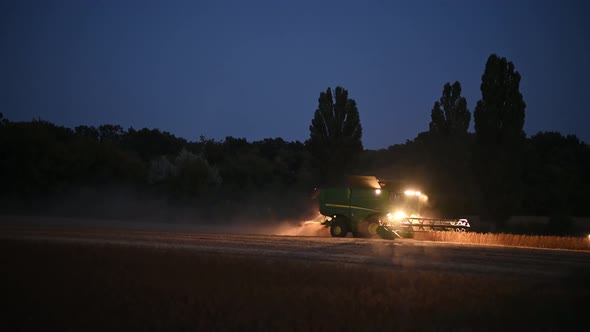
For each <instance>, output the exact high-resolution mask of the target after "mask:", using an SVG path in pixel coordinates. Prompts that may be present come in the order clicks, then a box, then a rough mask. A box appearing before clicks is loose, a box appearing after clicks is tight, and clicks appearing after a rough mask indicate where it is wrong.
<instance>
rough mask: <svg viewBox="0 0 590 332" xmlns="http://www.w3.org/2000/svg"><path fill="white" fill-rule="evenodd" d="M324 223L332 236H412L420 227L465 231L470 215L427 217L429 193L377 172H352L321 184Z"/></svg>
mask: <svg viewBox="0 0 590 332" xmlns="http://www.w3.org/2000/svg"><path fill="white" fill-rule="evenodd" d="M318 191H319V195H318V201H319V210H320V214H322V215H323V216H325V220H324V221H323V224H324V225H325V226H327V227H329V228H330V234H331V235H332V236H333V237H345V236H347V235H348V233H352V235H353V236H354V237H377V236H378V237H381V238H386V239H395V238H400V237H411V236H412V235H413V233H414V232H421V231H435V230H436V231H438V230H450V231H465V230H467V229H468V228H469V222H468V221H467V219H439V218H426V217H424V216H423V210H424V208H425V207H426V204H427V201H428V196H427V195H425V194H424V193H422V192H421V191H418V190H415V189H408V188H406V189H403V188H400V187H398V186H394V185H389V184H388V183H385V182H381V181H379V180H378V179H377V178H376V177H374V176H350V177H347V178H346V180H345V181H344V182H342V183H339V184H337V185H333V186H328V187H324V188H319V190H318Z"/></svg>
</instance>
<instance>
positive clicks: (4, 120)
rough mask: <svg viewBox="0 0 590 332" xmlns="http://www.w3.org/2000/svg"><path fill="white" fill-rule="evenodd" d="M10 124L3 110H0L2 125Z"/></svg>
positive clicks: (0, 122) (0, 123) (0, 124)
mask: <svg viewBox="0 0 590 332" xmlns="http://www.w3.org/2000/svg"><path fill="white" fill-rule="evenodd" d="M7 124H8V119H5V118H4V114H2V112H0V126H3V125H4V126H5V125H7Z"/></svg>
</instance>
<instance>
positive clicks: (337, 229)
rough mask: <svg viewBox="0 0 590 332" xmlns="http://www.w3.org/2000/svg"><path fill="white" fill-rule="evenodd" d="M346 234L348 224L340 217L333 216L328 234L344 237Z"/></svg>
mask: <svg viewBox="0 0 590 332" xmlns="http://www.w3.org/2000/svg"><path fill="white" fill-rule="evenodd" d="M346 234H348V224H347V223H346V221H345V220H342V218H334V219H333V220H332V224H331V225H330V235H332V237H346Z"/></svg>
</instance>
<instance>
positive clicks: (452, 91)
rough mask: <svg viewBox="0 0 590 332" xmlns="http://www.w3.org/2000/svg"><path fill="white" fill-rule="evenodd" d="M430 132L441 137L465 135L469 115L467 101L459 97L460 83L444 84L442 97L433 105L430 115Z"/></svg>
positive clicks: (469, 118) (469, 119)
mask: <svg viewBox="0 0 590 332" xmlns="http://www.w3.org/2000/svg"><path fill="white" fill-rule="evenodd" d="M430 117H431V119H432V120H431V121H430V132H431V133H434V134H443V135H459V136H464V135H466V134H467V129H468V128H469V122H470V121H471V113H470V112H469V110H468V109H467V101H466V100H465V97H462V96H461V83H459V82H458V81H457V82H455V83H453V85H452V86H451V84H450V83H448V82H447V83H446V84H445V86H444V87H443V93H442V97H440V100H439V101H437V102H435V103H434V107H433V108H432V111H431V113H430Z"/></svg>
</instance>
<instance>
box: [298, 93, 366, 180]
mask: <svg viewBox="0 0 590 332" xmlns="http://www.w3.org/2000/svg"><path fill="white" fill-rule="evenodd" d="M309 131H310V138H309V141H308V146H309V150H310V152H311V155H312V157H313V161H314V162H315V166H316V169H317V170H318V175H319V176H318V179H319V180H320V181H322V182H329V181H330V180H332V179H334V178H338V177H340V176H341V175H342V174H344V173H346V172H349V171H350V170H351V169H352V168H353V167H354V166H355V162H356V161H357V158H358V156H359V155H360V154H361V153H362V151H363V144H362V142H361V137H362V134H363V131H362V127H361V123H360V117H359V112H358V109H357V107H356V102H355V101H354V99H351V98H348V91H347V90H346V89H343V88H341V87H339V86H338V87H336V89H335V90H334V96H333V95H332V90H331V89H330V88H328V89H327V90H326V92H322V93H320V97H319V99H318V108H317V109H316V111H315V113H314V116H313V119H312V121H311V125H310V126H309Z"/></svg>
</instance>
